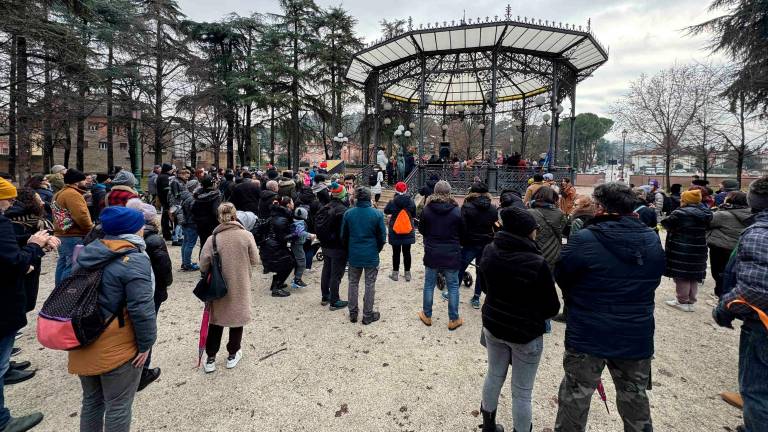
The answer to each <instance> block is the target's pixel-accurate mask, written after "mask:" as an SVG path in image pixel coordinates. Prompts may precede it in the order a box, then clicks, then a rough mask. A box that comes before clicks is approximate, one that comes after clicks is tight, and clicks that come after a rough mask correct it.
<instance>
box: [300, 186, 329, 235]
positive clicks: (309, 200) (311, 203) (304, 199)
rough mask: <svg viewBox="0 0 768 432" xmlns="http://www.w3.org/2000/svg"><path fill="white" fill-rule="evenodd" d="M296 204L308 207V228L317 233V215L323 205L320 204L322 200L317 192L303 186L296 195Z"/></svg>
mask: <svg viewBox="0 0 768 432" xmlns="http://www.w3.org/2000/svg"><path fill="white" fill-rule="evenodd" d="M296 205H297V206H302V207H304V208H306V209H307V211H308V212H309V217H308V218H307V230H308V231H309V232H311V233H316V232H317V231H316V230H315V216H317V212H318V211H320V208H322V207H323V205H322V204H320V201H319V200H318V199H317V197H316V196H315V194H313V193H312V189H310V188H308V187H303V188H301V190H300V191H299V192H298V194H297V196H296Z"/></svg>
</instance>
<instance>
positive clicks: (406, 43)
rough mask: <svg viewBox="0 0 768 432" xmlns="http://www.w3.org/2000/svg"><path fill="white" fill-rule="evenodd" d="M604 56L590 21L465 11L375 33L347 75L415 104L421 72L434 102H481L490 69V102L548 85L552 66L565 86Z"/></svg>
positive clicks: (601, 61)
mask: <svg viewBox="0 0 768 432" xmlns="http://www.w3.org/2000/svg"><path fill="white" fill-rule="evenodd" d="M409 27H410V26H409ZM607 60H608V52H607V50H606V49H605V48H603V46H602V45H601V44H600V43H599V42H598V41H597V40H596V38H595V37H594V35H593V34H592V32H591V29H590V28H589V27H588V28H587V29H584V30H582V29H581V27H578V28H577V27H576V26H573V25H568V24H561V23H555V22H549V21H545V22H541V21H540V20H539V21H537V22H535V20H533V19H530V20H529V19H528V18H524V19H522V20H521V19H520V17H517V19H516V20H513V19H511V17H510V19H504V20H499V19H498V18H493V19H491V18H486V20H485V21H481V20H480V19H477V20H476V22H475V23H474V24H473V23H472V20H471V19H470V20H469V21H466V20H461V21H459V22H458V23H455V22H452V23H447V22H444V23H443V26H439V25H438V23H435V25H434V26H433V25H432V24H429V25H428V26H427V28H420V29H411V30H409V31H407V32H405V33H402V34H399V35H396V36H394V37H392V38H389V39H385V40H381V41H376V42H374V43H373V44H371V45H370V46H368V47H366V48H364V49H362V50H361V51H359V52H357V53H356V54H355V55H354V57H353V59H352V62H351V64H350V65H349V68H348V69H347V74H346V77H347V79H348V80H350V81H352V82H354V83H357V84H359V85H361V86H366V87H368V86H370V85H372V84H373V85H375V86H376V87H377V88H378V89H379V95H381V96H383V97H384V98H388V99H392V100H397V101H402V102H409V103H414V104H418V103H419V101H420V100H421V94H420V84H421V80H422V79H423V80H424V93H425V99H426V100H427V101H429V102H430V103H431V104H432V105H448V106H450V105H480V104H484V103H488V101H489V98H490V96H491V94H492V93H491V91H492V89H493V87H494V82H493V81H494V71H495V72H496V74H495V88H496V100H495V101H494V102H505V101H514V100H520V99H523V98H527V97H531V96H535V95H538V94H543V93H547V92H548V91H550V90H551V88H552V87H553V75H554V74H553V70H555V68H557V74H558V75H560V79H561V85H560V88H559V90H560V91H559V92H558V93H565V92H567V91H568V89H569V88H570V87H575V84H576V83H577V82H579V81H581V80H583V79H584V78H586V77H588V76H589V75H590V74H591V73H592V72H593V71H594V70H595V69H597V68H598V67H600V66H601V65H602V64H604V63H605V62H606V61H607ZM555 62H557V64H558V66H559V65H562V66H564V67H562V68H559V67H556V66H554V64H555ZM422 69H423V70H422ZM372 81H376V82H375V83H373V82H372ZM558 99H560V97H559V98H558Z"/></svg>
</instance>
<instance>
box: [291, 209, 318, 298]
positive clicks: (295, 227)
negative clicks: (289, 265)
mask: <svg viewBox="0 0 768 432" xmlns="http://www.w3.org/2000/svg"><path fill="white" fill-rule="evenodd" d="M307 219H309V211H308V210H307V209H306V208H304V207H296V209H295V210H294V212H293V224H292V227H291V230H292V232H293V240H292V241H291V252H292V253H293V258H294V261H296V267H295V268H294V270H293V282H292V283H291V288H293V289H297V288H306V287H307V284H306V283H305V282H304V281H303V280H302V279H301V277H302V276H303V275H304V270H305V269H306V267H307V257H306V255H305V254H304V243H306V242H307V241H309V242H310V243H311V242H312V240H314V239H315V235H314V234H311V233H310V232H309V231H308V230H307Z"/></svg>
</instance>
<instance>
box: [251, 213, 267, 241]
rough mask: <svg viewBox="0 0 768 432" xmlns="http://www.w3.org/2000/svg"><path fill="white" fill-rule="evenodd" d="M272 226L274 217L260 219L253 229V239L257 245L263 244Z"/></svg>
mask: <svg viewBox="0 0 768 432" xmlns="http://www.w3.org/2000/svg"><path fill="white" fill-rule="evenodd" d="M271 228H272V218H265V219H258V220H257V221H256V224H255V225H254V226H253V229H251V234H253V239H254V240H256V244H257V245H261V244H262V243H264V241H265V240H266V239H267V237H268V236H269V232H270V229H271Z"/></svg>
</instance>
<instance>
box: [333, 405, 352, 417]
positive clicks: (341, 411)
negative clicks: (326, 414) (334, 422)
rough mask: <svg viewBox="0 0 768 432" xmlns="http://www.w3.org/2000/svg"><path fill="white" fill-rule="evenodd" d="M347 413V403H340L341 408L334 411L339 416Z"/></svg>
mask: <svg viewBox="0 0 768 432" xmlns="http://www.w3.org/2000/svg"><path fill="white" fill-rule="evenodd" d="M347 413H349V410H348V409H347V404H341V408H340V409H339V410H338V411H336V417H341V416H342V415H344V414H347Z"/></svg>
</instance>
